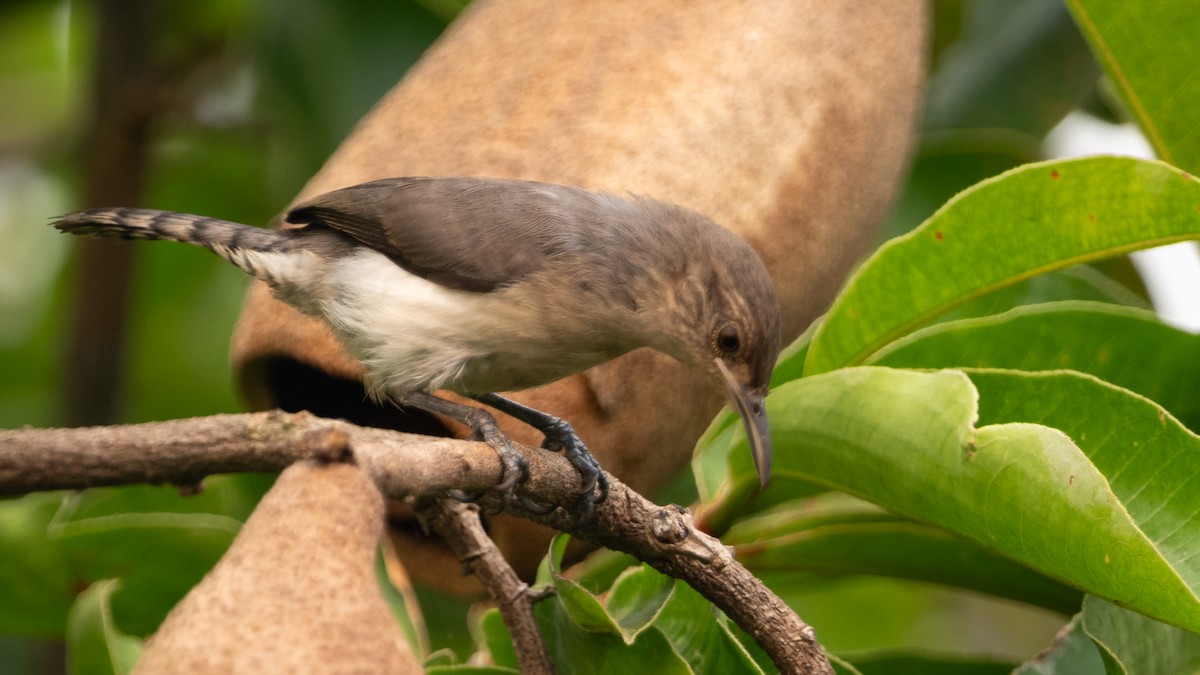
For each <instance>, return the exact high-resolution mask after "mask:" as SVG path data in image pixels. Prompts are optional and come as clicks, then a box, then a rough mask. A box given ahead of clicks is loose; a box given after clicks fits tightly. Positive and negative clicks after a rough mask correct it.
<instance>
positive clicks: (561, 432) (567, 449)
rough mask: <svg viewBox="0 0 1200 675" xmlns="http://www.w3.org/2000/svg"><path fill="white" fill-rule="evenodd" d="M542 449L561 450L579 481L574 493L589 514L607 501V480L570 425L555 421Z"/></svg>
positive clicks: (563, 421) (598, 464)
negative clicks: (573, 468)
mask: <svg viewBox="0 0 1200 675" xmlns="http://www.w3.org/2000/svg"><path fill="white" fill-rule="evenodd" d="M542 447H543V448H546V449H547V450H552V451H555V452H557V451H560V450H561V451H562V452H563V454H564V455H566V458H567V461H569V462H570V463H571V466H573V467H575V471H576V472H578V473H579V481H580V486H579V489H578V490H577V491H576V492H577V493H578V494H579V495H581V497H582V499H583V501H584V503H585V508H586V510H587V511H588V512H589V513H590V512H591V510H592V508H593V507H595V506H596V505H598V504H603V503H604V500H606V499H608V478H607V477H606V476H605V475H604V470H603V469H601V468H600V463H599V462H597V461H596V458H595V457H592V453H591V452H590V451H588V449H587V445H585V444H584V442H583V439H581V438H579V435H578V434H576V433H575V430H574V429H573V428H572V427H571V425H570V423H568V422H567V421H565V420H556V424H555V425H554V426H553V427H551V429H550V430H549V431H548V432H547V433H546V438H545V440H544V441H543V442H542Z"/></svg>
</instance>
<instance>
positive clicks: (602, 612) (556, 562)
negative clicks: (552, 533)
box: [543, 534, 625, 639]
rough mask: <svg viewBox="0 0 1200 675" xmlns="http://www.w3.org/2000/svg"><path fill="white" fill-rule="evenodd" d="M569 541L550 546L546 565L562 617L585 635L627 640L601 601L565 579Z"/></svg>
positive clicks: (559, 538) (560, 537) (561, 538)
mask: <svg viewBox="0 0 1200 675" xmlns="http://www.w3.org/2000/svg"><path fill="white" fill-rule="evenodd" d="M569 541H570V538H569V537H568V536H567V535H565V534H559V535H557V536H556V537H555V538H554V540H553V541H552V542H551V543H550V553H549V555H547V556H546V559H545V562H544V563H543V567H544V568H545V570H546V571H547V573H548V575H549V578H550V583H551V584H553V585H554V591H555V595H554V602H555V605H556V606H558V607H560V608H561V610H562V612H563V615H564V616H566V617H569V618H570V619H571V621H572V622H573V623H574V624H575V626H577V627H578V628H580V629H581V630H583V631H586V632H593V633H609V634H612V635H620V636H622V639H624V637H625V636H624V633H623V632H622V631H621V628H620V626H618V625H617V622H616V620H615V619H614V618H613V617H612V616H611V615H609V613H608V610H607V609H605V607H604V605H603V604H602V603H601V602H600V600H599V599H597V598H596V596H594V595H592V594H591V593H589V592H588V590H587V589H586V588H584V587H583V586H580V585H579V584H578V583H576V582H574V581H572V580H570V579H568V578H566V577H564V576H563V575H562V571H561V567H562V560H563V556H564V555H565V554H566V550H567V543H568V542H569Z"/></svg>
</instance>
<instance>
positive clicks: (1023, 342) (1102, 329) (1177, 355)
mask: <svg viewBox="0 0 1200 675" xmlns="http://www.w3.org/2000/svg"><path fill="white" fill-rule="evenodd" d="M1197 354H1200V335H1193V334H1191V333H1188V332H1186V331H1182V330H1179V329H1177V328H1173V327H1171V326H1168V325H1167V324H1164V323H1163V322H1162V321H1160V320H1159V319H1158V317H1157V316H1155V315H1154V314H1153V313H1152V312H1147V311H1143V310H1139V309H1134V308H1130V307H1118V306H1115V305H1109V304H1101V303H1089V302H1061V303H1046V304H1043V305H1033V306H1027V307H1021V308H1017V309H1015V310H1012V311H1010V312H1008V313H1005V314H1002V315H999V316H989V317H983V318H978V319H966V320H962V321H954V322H948V323H940V324H935V325H933V326H930V327H928V328H923V329H921V330H919V331H917V332H915V333H912V334H911V335H908V336H905V337H903V338H901V339H899V340H897V341H895V342H893V343H892V344H890V345H888V346H887V347H885V348H883V349H882V350H880V351H879V352H877V353H875V354H874V355H872V357H871V358H870V359H869V360H868V362H869V363H871V364H874V365H883V366H893V367H908V368H956V367H971V368H1008V369H1013V370H1055V369H1069V370H1077V371H1080V372H1085V373H1089V374H1091V375H1095V376H1096V377H1098V378H1100V379H1102V380H1105V381H1107V382H1110V383H1112V384H1115V385H1117V386H1120V387H1123V388H1125V389H1128V390H1130V391H1134V392H1137V393H1139V394H1141V395H1143V396H1145V397H1146V398H1149V399H1151V400H1153V401H1155V402H1156V403H1158V404H1159V405H1162V406H1163V407H1164V408H1166V409H1167V410H1169V411H1171V412H1172V414H1174V415H1175V416H1176V417H1178V418H1180V419H1181V420H1182V421H1183V422H1184V423H1185V424H1187V425H1188V426H1190V427H1191V428H1193V429H1197V428H1200V396H1197V395H1196V383H1197V382H1200V359H1198V358H1196V356H1197Z"/></svg>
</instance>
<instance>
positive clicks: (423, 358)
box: [319, 249, 627, 396]
mask: <svg viewBox="0 0 1200 675" xmlns="http://www.w3.org/2000/svg"><path fill="white" fill-rule="evenodd" d="M320 284H321V285H322V286H323V288H322V289H321V291H322V292H320V294H319V295H320V296H321V297H323V298H324V300H323V303H322V313H323V314H324V317H325V319H326V321H328V323H329V324H330V326H332V328H333V330H334V333H335V334H336V335H337V336H338V338H339V339H340V340H341V341H342V342H343V344H344V345H345V346H346V349H347V350H348V351H349V352H350V353H351V354H352V355H354V356H355V357H357V358H358V359H360V360H361V361H362V362H363V364H364V365H365V366H366V368H367V371H368V373H369V375H370V380H371V382H370V385H371V386H372V388H373V389H376V391H373V392H372V393H373V395H376V396H378V395H380V394H382V393H385V392H393V393H400V392H406V391H415V390H422V391H428V390H431V389H450V390H455V391H460V392H464V393H484V392H491V391H509V390H514V389H523V388H526V387H531V386H535V385H538V384H543V383H546V382H550V381H553V380H556V379H558V378H560V377H564V376H566V375H568V374H570V373H573V372H577V371H579V370H583V369H585V368H588V367H590V366H592V365H595V364H597V363H600V362H603V361H605V360H607V359H609V358H612V357H613V356H616V355H617V354H619V353H621V352H623V351H625V350H626V349H627V347H625V348H616V347H614V346H613V343H614V339H613V338H612V336H610V335H607V334H606V332H605V331H603V330H594V327H589V326H585V325H584V324H582V323H581V322H579V321H578V320H575V319H574V318H573V317H572V316H570V314H571V312H569V311H563V310H562V308H556V307H553V306H548V305H549V303H548V302H547V299H546V298H545V297H544V294H540V293H538V292H531V291H530V290H529V288H526V289H525V292H524V293H522V292H521V291H519V290H517V289H515V288H508V289H501V290H497V291H492V292H487V293H476V292H470V291H461V290H456V289H452V288H447V287H445V286H442V285H440V284H437V283H434V282H431V281H427V280H425V279H422V278H420V277H417V276H415V275H413V274H410V273H408V272H406V271H405V270H404V269H402V268H400V267H399V266H397V265H396V264H395V263H394V262H392V261H391V260H389V259H388V258H387V257H385V256H383V255H382V254H380V253H378V252H375V251H372V250H367V249H364V250H363V251H361V252H358V253H356V254H354V255H351V256H347V257H344V258H340V259H338V260H337V261H335V262H333V263H332V264H331V265H330V267H329V273H328V274H327V275H326V276H325V278H324V279H322V280H321V281H320Z"/></svg>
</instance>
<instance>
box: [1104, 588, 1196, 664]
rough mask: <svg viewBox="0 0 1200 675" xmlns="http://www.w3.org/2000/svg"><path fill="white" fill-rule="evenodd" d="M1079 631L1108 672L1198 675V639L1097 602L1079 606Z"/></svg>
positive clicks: (1194, 635)
mask: <svg viewBox="0 0 1200 675" xmlns="http://www.w3.org/2000/svg"><path fill="white" fill-rule="evenodd" d="M1083 630H1084V632H1086V633H1087V635H1088V636H1089V637H1091V638H1092V640H1093V641H1095V643H1096V645H1097V646H1098V647H1099V648H1100V650H1101V653H1102V655H1103V657H1104V659H1105V663H1106V665H1107V666H1108V672H1110V673H1113V672H1116V673H1125V674H1128V675H1174V674H1175V673H1196V672H1200V635H1196V634H1195V633H1189V632H1187V631H1183V630H1180V629H1178V628H1175V627H1172V626H1168V625H1166V624H1164V623H1160V622H1158V621H1155V620H1153V619H1150V618H1147V617H1145V616H1142V615H1141V614H1137V613H1135V612H1130V611H1129V610H1125V609H1121V608H1120V607H1117V606H1115V605H1113V604H1111V603H1107V602H1105V601H1103V600H1100V599H1099V598H1094V597H1088V598H1086V599H1085V600H1084V602H1083Z"/></svg>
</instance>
